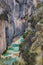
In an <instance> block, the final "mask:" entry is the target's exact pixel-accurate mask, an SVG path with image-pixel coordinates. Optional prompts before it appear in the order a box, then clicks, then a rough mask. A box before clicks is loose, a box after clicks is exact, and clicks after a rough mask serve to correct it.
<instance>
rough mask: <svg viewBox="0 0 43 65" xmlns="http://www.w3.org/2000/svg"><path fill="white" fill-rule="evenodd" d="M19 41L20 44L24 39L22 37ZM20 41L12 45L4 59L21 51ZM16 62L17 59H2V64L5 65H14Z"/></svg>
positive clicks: (0, 61)
mask: <svg viewBox="0 0 43 65" xmlns="http://www.w3.org/2000/svg"><path fill="white" fill-rule="evenodd" d="M18 41H19V43H20V44H21V43H23V42H24V39H23V38H22V36H21V37H20V39H19V40H18ZM18 41H17V42H15V43H12V44H11V46H10V48H8V49H7V51H6V52H5V53H4V54H3V56H4V57H5V56H6V57H9V55H11V53H15V52H20V51H19V45H20V44H19V43H18ZM16 43H17V44H16ZM16 60H17V57H15V58H9V59H1V58H0V64H1V63H4V64H5V65H12V64H13V63H14V62H15V61H16Z"/></svg>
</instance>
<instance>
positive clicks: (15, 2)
mask: <svg viewBox="0 0 43 65" xmlns="http://www.w3.org/2000/svg"><path fill="white" fill-rule="evenodd" d="M0 7H1V8H3V9H4V11H7V12H8V14H9V12H10V16H8V20H9V21H10V24H11V26H8V25H9V24H8V25H7V26H6V29H7V30H6V35H7V37H8V38H7V41H8V44H9V42H10V41H11V40H12V38H13V36H14V34H15V35H18V36H19V35H21V34H22V33H23V32H24V31H25V29H26V27H27V26H28V25H27V24H28V23H27V19H28V18H29V16H31V14H32V12H33V11H34V5H33V3H32V1H31V0H0ZM6 14H7V13H6ZM26 17H28V18H26ZM8 20H7V21H8Z"/></svg>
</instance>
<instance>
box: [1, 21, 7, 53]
mask: <svg viewBox="0 0 43 65" xmlns="http://www.w3.org/2000/svg"><path fill="white" fill-rule="evenodd" d="M5 50H6V35H5V23H4V21H1V20H0V54H1V53H3V52H4V51H5Z"/></svg>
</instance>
